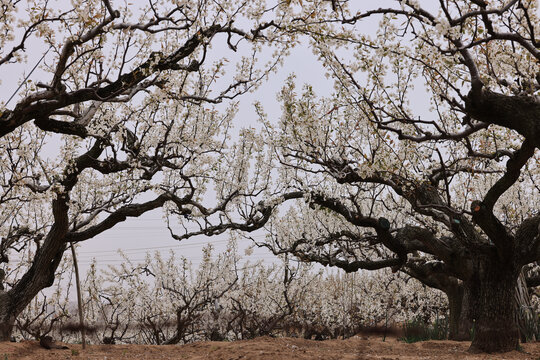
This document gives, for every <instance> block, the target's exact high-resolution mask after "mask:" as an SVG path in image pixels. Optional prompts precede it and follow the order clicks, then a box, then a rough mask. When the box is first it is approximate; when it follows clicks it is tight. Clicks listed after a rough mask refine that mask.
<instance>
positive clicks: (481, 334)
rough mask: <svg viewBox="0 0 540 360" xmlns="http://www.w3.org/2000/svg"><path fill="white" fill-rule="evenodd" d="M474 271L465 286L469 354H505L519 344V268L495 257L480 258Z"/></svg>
mask: <svg viewBox="0 0 540 360" xmlns="http://www.w3.org/2000/svg"><path fill="white" fill-rule="evenodd" d="M477 266H478V269H477V270H478V271H476V272H475V274H474V275H473V278H472V279H471V280H469V281H468V282H466V283H465V286H466V287H469V291H470V295H471V297H470V299H474V301H473V303H472V305H473V306H472V307H471V310H473V311H470V312H469V313H470V314H472V315H473V316H474V318H473V320H474V325H473V340H472V344H471V348H470V351H471V352H487V353H492V352H506V351H512V350H516V349H517V348H518V345H519V330H518V324H517V319H516V313H515V310H516V306H515V294H516V283H517V278H518V275H519V269H518V270H516V266H514V265H513V264H508V263H507V264H504V263H501V262H500V261H498V258H497V256H492V257H485V258H483V259H482V258H481V259H480V260H479V261H478V263H477Z"/></svg>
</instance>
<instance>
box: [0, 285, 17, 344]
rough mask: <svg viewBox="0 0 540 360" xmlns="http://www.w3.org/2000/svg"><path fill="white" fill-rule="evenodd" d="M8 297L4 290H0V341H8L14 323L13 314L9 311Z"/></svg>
mask: <svg viewBox="0 0 540 360" xmlns="http://www.w3.org/2000/svg"><path fill="white" fill-rule="evenodd" d="M10 303H11V302H10V298H9V296H8V294H7V293H6V292H5V291H1V292H0V341H9V340H10V338H11V332H12V330H13V325H14V324H15V314H14V313H13V311H11V306H10Z"/></svg>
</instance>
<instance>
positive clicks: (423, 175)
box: [203, 0, 540, 352]
mask: <svg viewBox="0 0 540 360" xmlns="http://www.w3.org/2000/svg"><path fill="white" fill-rule="evenodd" d="M300 5H301V6H300ZM287 11H288V12H289V13H290V14H292V15H290V17H291V18H294V19H297V20H298V21H296V22H295V23H294V24H292V25H291V26H290V27H289V28H288V29H287V31H288V33H292V34H294V36H296V37H303V38H304V39H309V41H310V44H311V46H312V48H313V51H314V53H315V54H316V55H317V56H318V57H319V59H320V61H321V62H322V63H323V64H324V66H325V68H326V70H327V75H328V77H330V78H332V79H334V80H335V85H334V94H333V95H332V96H328V97H326V98H321V97H318V96H317V95H316V92H317V89H316V85H317V84H311V86H310V85H308V86H306V87H305V88H304V89H303V90H302V91H301V92H300V93H298V92H297V90H296V88H295V81H294V80H293V79H291V80H289V82H288V84H286V86H285V87H284V89H283V91H282V92H281V94H280V100H281V102H282V107H283V115H282V118H281V121H280V123H279V124H278V125H276V124H275V123H273V122H272V121H271V120H267V119H266V115H265V114H264V113H263V111H261V118H262V121H263V124H264V127H265V131H266V133H267V136H266V143H267V144H269V149H270V151H269V152H270V153H272V154H274V155H275V159H273V160H272V161H273V164H274V166H278V165H279V170H278V171H277V172H279V175H280V179H279V181H278V184H279V185H278V186H277V187H278V188H279V189H280V190H279V191H275V192H268V194H267V195H268V197H267V199H266V200H264V201H263V200H261V201H260V202H258V203H254V204H253V206H252V207H251V208H252V209H255V210H257V209H258V210H257V211H254V212H252V213H251V214H252V215H253V216H251V217H250V216H245V217H244V222H242V221H240V222H238V221H235V220H234V219H233V218H225V220H223V221H222V223H221V224H216V225H215V226H214V229H215V230H216V231H218V232H220V231H224V230H225V229H226V228H232V229H238V230H244V231H253V230H254V227H260V226H264V225H263V223H265V222H266V223H267V221H268V220H269V219H271V216H272V212H273V211H274V209H275V208H276V207H277V206H278V204H279V203H282V202H284V201H287V200H291V199H299V198H302V199H303V200H302V201H304V202H305V203H306V204H308V205H309V206H310V207H311V208H313V210H314V211H317V212H319V211H321V212H323V213H325V212H328V213H329V215H328V216H334V217H335V218H337V223H335V224H334V225H332V227H329V226H330V225H324V226H326V227H329V229H330V230H329V229H323V230H324V231H323V232H320V231H319V230H320V229H317V230H314V231H315V234H313V233H312V234H311V235H312V236H311V237H304V236H303V234H301V233H299V234H294V236H292V237H291V239H293V240H295V241H297V240H301V241H300V243H296V242H295V241H292V242H291V243H289V244H287V245H288V246H286V249H289V250H294V251H293V253H296V254H298V255H301V254H303V255H301V257H302V256H305V258H306V259H307V260H313V261H318V262H322V263H325V264H333V265H336V264H340V265H341V267H343V268H348V269H349V270H350V271H353V270H354V269H359V268H366V269H377V268H383V267H392V268H393V269H394V270H398V269H403V270H405V271H409V272H411V273H412V271H413V270H414V269H416V270H417V271H416V273H417V275H418V276H420V273H419V272H418V271H419V270H422V272H423V275H422V276H426V277H427V278H426V280H431V281H434V280H435V278H436V276H439V275H437V274H442V275H441V276H444V277H445V278H446V279H447V280H450V281H451V282H452V283H453V284H454V285H458V286H460V287H462V294H459V292H458V294H457V295H456V297H457V298H458V299H460V300H459V301H460V302H462V306H461V307H462V310H464V311H465V314H464V316H465V317H466V318H467V321H469V325H470V326H474V333H475V336H474V339H473V342H472V345H471V350H472V351H484V352H504V351H510V350H514V349H516V348H517V346H518V342H519V330H518V322H517V321H516V317H517V316H516V312H517V311H519V312H521V311H525V312H527V311H526V310H527V307H528V306H529V305H530V303H529V302H528V299H527V297H528V294H527V291H526V288H525V279H524V274H523V267H524V266H525V265H528V264H532V263H534V262H536V261H537V260H539V259H540V230H539V225H540V215H539V213H538V203H539V200H540V185H539V183H538V181H539V172H540V169H539V165H540V160H539V154H538V147H539V145H540V143H539V139H540V98H539V97H540V95H539V89H540V67H539V63H538V61H539V60H540V52H539V42H538V33H539V30H540V29H539V24H540V22H539V21H538V3H537V2H536V1H520V0H512V1H485V0H475V1H452V2H449V1H439V2H437V3H435V2H428V1H424V2H421V1H413V0H403V1H390V2H388V5H387V6H386V7H381V8H372V9H369V8H366V6H365V4H363V5H359V4H358V3H354V2H351V1H312V2H307V1H304V2H301V3H300V4H296V3H295V2H289V6H288V10H287ZM368 21H369V23H367V25H363V22H368ZM375 21H377V22H378V26H377V25H376V23H374V22H375ZM370 26H371V28H374V29H375V30H374V31H372V32H371V33H370V31H369V28H370ZM278 193H281V197H279V196H277V195H276V194H278ZM244 213H246V212H244ZM262 214H264V216H263V215H262ZM309 216H310V217H313V216H314V215H312V214H311V213H310V215H309ZM300 218H301V220H303V221H307V222H308V226H307V227H309V226H311V227H312V228H313V229H314V226H315V225H313V224H311V219H309V218H306V217H303V218H302V217H300ZM323 223H324V224H327V222H326V221H325V222H323ZM310 224H311V225H310ZM289 230H290V231H294V228H293V227H292V225H290V226H289ZM203 232H206V233H208V234H210V233H211V231H210V230H209V229H205V230H204V231H203ZM321 234H322V235H329V236H328V237H326V238H324V239H321ZM312 251H313V252H312ZM306 254H307V255H309V256H307V255H306ZM518 305H519V306H518ZM460 316H461V315H460ZM525 318H526V317H525ZM529 318H530V317H529ZM533 319H534V317H533ZM462 323H463V324H465V323H466V322H462ZM519 324H520V327H522V328H523V326H524V324H523V321H522V320H520V322H519ZM469 330H470V327H469V328H467V329H466V331H465V333H467V334H468V332H469ZM522 334H523V331H522Z"/></svg>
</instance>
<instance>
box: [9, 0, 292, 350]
mask: <svg viewBox="0 0 540 360" xmlns="http://www.w3.org/2000/svg"><path fill="white" fill-rule="evenodd" d="M270 14H273V9H272V8H267V7H266V5H265V4H264V2H262V1H250V2H242V3H233V2H229V1H199V2H196V3H193V2H190V1H182V0H180V1H164V2H155V1H149V2H146V3H144V4H135V3H127V2H111V1H109V0H90V1H77V0H76V1H73V2H71V4H70V5H69V6H68V7H66V4H64V3H60V2H58V3H56V2H51V1H41V0H29V1H4V2H2V6H1V7H0V17H1V18H2V21H1V22H0V29H1V31H0V33H1V35H0V71H2V74H3V81H4V85H6V83H5V82H6V81H9V80H6V79H9V77H8V76H7V74H16V73H17V72H19V73H20V72H22V70H21V68H26V69H27V70H25V73H24V75H25V77H24V78H20V79H19V83H20V86H19V88H18V89H17V90H16V91H15V93H14V94H13V96H12V97H11V98H9V99H4V100H5V101H4V102H2V103H1V104H0V152H1V155H0V156H1V158H2V160H1V162H0V167H1V172H0V173H1V174H2V175H1V180H0V181H1V187H0V216H1V218H0V234H1V239H2V241H1V243H0V258H1V260H0V261H1V262H2V266H3V275H4V276H5V275H6V272H8V273H9V272H10V271H13V269H14V268H15V267H17V268H18V269H19V270H21V268H20V266H26V268H25V269H24V271H22V270H21V271H19V272H18V273H19V274H20V275H21V276H20V277H18V278H17V279H12V278H10V281H9V282H6V283H4V282H3V280H4V276H3V278H2V282H3V284H2V286H3V287H2V290H1V291H0V339H1V340H6V339H9V337H10V333H11V329H12V325H13V324H14V322H15V318H16V317H17V315H18V314H19V313H21V311H22V310H23V309H24V308H25V307H26V306H27V305H28V304H29V303H30V301H31V300H32V298H33V297H34V296H35V295H36V294H38V292H39V291H40V290H42V289H44V288H46V287H48V286H50V285H52V284H53V282H54V280H55V272H56V270H57V268H58V266H59V263H60V261H61V259H62V256H63V253H64V250H65V249H66V247H67V246H68V244H70V243H77V242H81V241H85V240H88V239H91V238H93V237H94V236H96V235H98V234H101V233H103V232H105V231H107V230H109V229H110V228H112V227H114V226H115V225H116V224H118V223H120V222H122V221H124V220H126V218H128V217H137V216H140V215H142V214H144V213H146V212H148V211H150V210H153V209H157V208H160V207H162V206H164V204H166V203H170V204H171V205H170V206H171V207H174V208H175V209H176V211H177V212H178V213H183V212H184V205H186V204H190V205H191V206H193V207H194V208H196V207H197V206H198V207H199V208H202V206H201V205H200V201H201V199H202V195H201V194H202V193H203V192H204V191H205V190H206V188H207V187H208V186H211V185H210V184H212V183H213V181H214V180H215V179H217V175H216V169H217V168H218V162H219V159H220V157H223V156H225V154H226V148H227V146H228V145H226V142H227V141H226V140H227V139H228V137H229V131H230V128H231V120H232V118H233V115H234V113H235V111H236V108H237V103H236V102H235V100H234V99H236V98H237V97H238V96H240V95H242V94H244V93H246V92H248V91H250V90H251V89H253V88H254V87H256V86H257V84H258V83H259V82H260V81H261V80H262V79H263V78H264V77H265V76H266V75H267V74H268V73H269V71H271V70H273V69H274V68H275V67H276V66H277V65H278V64H279V63H280V61H281V58H282V56H283V55H284V54H285V53H286V49H287V48H288V47H289V46H291V45H292V43H291V42H289V41H287V42H285V41H282V39H281V38H280V35H279V34H278V33H277V32H276V31H275V30H276V26H277V25H276V24H277V23H278V22H279V21H281V20H282V19H284V18H285V17H286V16H285V14H281V15H279V14H276V16H275V17H273V20H272V19H271V20H268V21H267V18H269V16H270ZM264 44H269V45H270V46H268V47H266V46H264ZM272 44H275V47H272V46H271V45H272ZM263 48H264V49H266V51H269V52H270V53H271V52H272V51H275V54H274V55H275V56H270V57H268V58H269V59H270V60H269V61H267V62H259V61H258V60H257V57H258V55H259V54H260V53H261V51H262V50H263ZM237 52H238V53H237ZM28 55H30V56H28ZM227 57H230V59H228V58H227ZM33 65H35V67H34V68H33V69H31V67H32V66H33ZM34 70H36V71H34ZM16 76H17V75H15V76H14V79H13V80H11V81H16V80H15V78H16ZM6 97H7V96H6ZM225 102H226V103H228V105H226V104H225ZM224 196H225V197H224V198H223V199H219V198H218V199H217V200H216V203H214V204H213V205H215V206H217V208H219V207H220V206H223V204H222V201H223V202H227V201H229V199H228V198H227V194H225V195H224ZM206 209H207V212H209V213H211V212H212V209H213V207H212V206H207V207H206ZM186 211H187V210H186ZM185 215H187V213H185ZM8 275H9V274H8Z"/></svg>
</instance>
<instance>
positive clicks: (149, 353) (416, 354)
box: [0, 336, 540, 360]
mask: <svg viewBox="0 0 540 360" xmlns="http://www.w3.org/2000/svg"><path fill="white" fill-rule="evenodd" d="M65 345H67V346H68V347H69V349H66V350H57V349H55V350H46V349H44V348H42V347H40V346H39V343H38V342H37V341H22V342H19V343H10V342H0V360H12V359H24V360H38V359H40V360H41V359H43V360H63V359H81V360H83V359H84V360H90V359H91V360H94V359H99V360H112V359H148V360H150V359H185V360H188V359H189V360H199V359H200V360H202V359H205V360H206V359H212V360H213V359H216V360H233V359H246V360H263V359H264V360H281V359H287V360H289V359H310V360H311V359H324V360H338V359H339V360H342V359H343V360H362V359H381V360H390V359H392V360H393V359H396V360H397V359H400V360H409V359H490V360H491V359H533V360H538V359H540V343H531V344H522V351H519V352H518V351H512V352H509V353H505V354H496V355H495V354H469V353H468V352H467V348H468V347H469V345H470V343H467V342H454V341H425V342H419V343H414V344H406V343H404V342H401V341H398V340H397V339H396V338H387V339H386V341H384V342H383V341H382V338H381V337H374V336H371V337H369V338H366V337H353V338H351V339H347V340H326V341H315V340H304V339H297V338H270V337H261V338H257V339H254V340H245V341H234V342H213V341H208V342H197V343H193V344H188V345H180V346H174V345H165V346H158V345H89V346H87V348H86V349H85V350H82V348H81V345H79V344H65Z"/></svg>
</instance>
